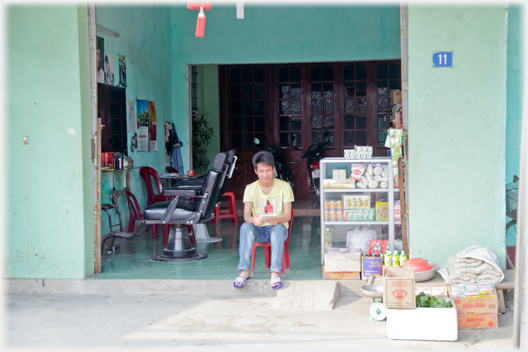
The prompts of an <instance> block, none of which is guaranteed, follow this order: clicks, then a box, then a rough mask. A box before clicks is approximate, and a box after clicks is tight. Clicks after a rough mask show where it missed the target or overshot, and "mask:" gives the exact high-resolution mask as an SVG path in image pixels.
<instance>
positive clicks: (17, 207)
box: [5, 5, 94, 278]
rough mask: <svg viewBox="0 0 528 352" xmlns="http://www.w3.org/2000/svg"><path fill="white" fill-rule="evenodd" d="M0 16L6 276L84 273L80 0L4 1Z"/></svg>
mask: <svg viewBox="0 0 528 352" xmlns="http://www.w3.org/2000/svg"><path fill="white" fill-rule="evenodd" d="M6 20H7V25H6V32H7V33H6V45H7V50H6V53H7V55H6V59H7V62H6V65H7V67H9V69H7V70H6V81H7V82H6V90H5V92H6V98H7V99H6V102H7V109H6V117H7V118H6V133H5V136H6V139H7V140H6V144H5V145H6V146H7V147H8V150H9V153H6V168H7V170H9V173H7V174H6V185H7V187H6V191H7V192H6V217H5V219H6V220H7V226H6V247H5V249H6V257H5V258H6V259H5V260H6V265H5V270H6V272H5V277H6V278H83V277H85V276H87V275H89V274H90V273H93V269H94V265H93V263H94V261H93V260H94V257H93V253H94V251H93V249H94V247H93V243H94V219H93V186H92V170H91V160H90V150H91V142H90V141H91V118H90V112H91V109H90V80H89V64H88V57H89V56H88V21H87V10H86V6H80V7H77V6H76V5H61V6H53V7H44V6H38V7H36V6H9V7H7V9H6ZM23 136H27V137H28V139H29V143H28V144H24V143H23V142H22V138H23Z"/></svg>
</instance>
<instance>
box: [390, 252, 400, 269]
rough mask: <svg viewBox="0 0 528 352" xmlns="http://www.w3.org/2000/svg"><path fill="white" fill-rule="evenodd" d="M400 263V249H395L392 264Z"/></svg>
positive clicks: (397, 264)
mask: <svg viewBox="0 0 528 352" xmlns="http://www.w3.org/2000/svg"><path fill="white" fill-rule="evenodd" d="M399 265H400V255H399V254H398V251H394V254H393V255H392V266H399Z"/></svg>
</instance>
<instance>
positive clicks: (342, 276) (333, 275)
mask: <svg viewBox="0 0 528 352" xmlns="http://www.w3.org/2000/svg"><path fill="white" fill-rule="evenodd" d="M323 279H326V280H361V273H360V272H328V271H325V270H324V267H323Z"/></svg>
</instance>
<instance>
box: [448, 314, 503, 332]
mask: <svg viewBox="0 0 528 352" xmlns="http://www.w3.org/2000/svg"><path fill="white" fill-rule="evenodd" d="M498 327H499V318H498V315H497V314H459V315H458V328H459V329H461V330H466V329H497V328H498Z"/></svg>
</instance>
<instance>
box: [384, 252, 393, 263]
mask: <svg viewBox="0 0 528 352" xmlns="http://www.w3.org/2000/svg"><path fill="white" fill-rule="evenodd" d="M383 265H385V266H392V255H391V251H385V257H384V258H383Z"/></svg>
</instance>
